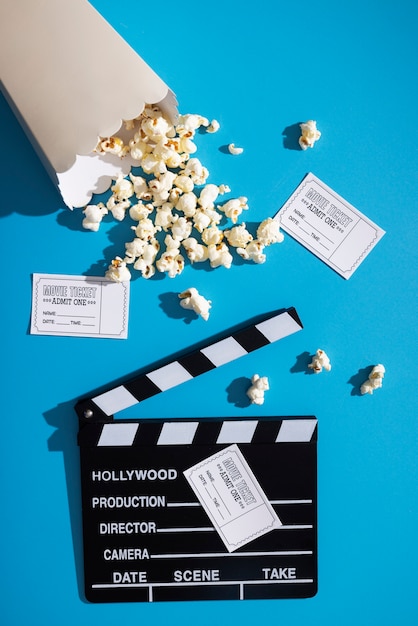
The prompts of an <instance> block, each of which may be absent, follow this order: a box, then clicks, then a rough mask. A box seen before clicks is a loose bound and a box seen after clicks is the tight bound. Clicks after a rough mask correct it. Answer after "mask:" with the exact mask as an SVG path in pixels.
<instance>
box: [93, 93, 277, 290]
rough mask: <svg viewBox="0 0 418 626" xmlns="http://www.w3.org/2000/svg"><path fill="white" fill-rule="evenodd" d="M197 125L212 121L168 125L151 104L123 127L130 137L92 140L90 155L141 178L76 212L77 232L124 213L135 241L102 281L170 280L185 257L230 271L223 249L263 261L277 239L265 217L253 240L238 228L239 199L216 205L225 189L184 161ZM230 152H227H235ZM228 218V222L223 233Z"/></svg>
mask: <svg viewBox="0 0 418 626" xmlns="http://www.w3.org/2000/svg"><path fill="white" fill-rule="evenodd" d="M202 127H203V128H205V130H206V132H209V133H213V132H216V131H217V130H218V129H219V123H218V122H217V121H216V120H213V121H212V122H210V123H209V120H207V119H206V118H204V117H202V116H200V115H193V114H187V115H180V116H179V118H178V120H177V122H176V124H175V125H173V124H172V123H170V122H169V121H168V120H167V119H166V118H165V117H164V115H163V113H162V111H161V110H160V109H159V107H158V106H156V105H146V106H145V108H144V110H143V112H142V113H141V115H140V116H139V117H138V118H137V119H135V120H130V121H127V122H125V130H127V131H129V132H130V137H131V138H130V139H129V140H128V141H123V140H122V139H121V138H120V137H109V138H101V139H100V141H99V143H98V145H97V147H96V152H99V153H107V152H110V153H112V154H116V155H118V156H120V157H122V158H123V157H124V156H127V155H130V157H131V158H132V160H133V162H134V164H135V165H134V167H135V168H136V167H140V168H141V170H142V172H141V173H143V175H134V174H133V173H132V172H131V173H130V174H129V176H128V177H126V178H124V177H123V176H121V177H120V178H118V179H117V180H116V181H114V184H113V186H112V187H111V192H112V195H111V196H110V197H109V199H108V200H107V202H106V203H105V204H104V203H102V202H101V203H98V204H91V205H88V206H86V207H85V209H84V211H83V213H84V219H83V227H84V228H86V229H89V230H93V231H97V230H98V229H99V226H100V223H101V221H102V219H103V217H104V216H105V215H107V214H108V213H111V214H112V215H113V217H114V219H116V220H118V221H122V220H123V219H125V217H126V215H129V217H130V218H131V219H132V220H133V221H134V222H135V225H134V226H132V230H133V232H134V235H135V236H134V237H133V239H132V241H129V242H127V243H126V244H125V254H124V256H123V257H122V255H121V256H119V257H116V258H115V259H114V260H113V261H112V263H111V264H110V265H109V268H108V270H107V272H106V277H107V278H109V279H110V280H113V281H126V280H129V279H130V278H131V272H130V270H129V267H128V266H132V267H133V268H134V269H135V270H138V271H139V272H141V275H142V276H143V277H144V278H151V277H152V276H153V275H154V274H155V272H156V270H157V271H159V272H165V273H166V274H167V275H168V276H169V277H170V278H174V277H175V276H177V275H178V274H180V273H181V272H182V271H183V269H184V265H185V260H186V259H185V257H187V258H188V259H189V261H190V262H191V263H200V262H203V261H208V262H209V264H210V266H211V267H212V268H216V267H220V266H223V267H225V268H230V267H231V264H232V261H233V256H232V254H231V251H230V248H231V247H232V248H233V249H235V251H236V253H237V254H238V255H239V256H240V257H241V258H243V259H245V260H249V261H253V262H254V263H264V262H265V260H266V255H265V251H264V250H265V248H266V247H267V246H270V245H271V244H273V243H280V242H281V241H283V234H282V233H281V232H280V228H279V222H278V221H276V220H274V219H272V218H267V219H265V220H264V221H263V222H261V224H259V226H258V228H257V231H256V236H255V237H254V236H253V235H252V234H251V233H250V232H249V231H248V230H247V228H246V224H245V222H241V223H238V222H239V220H240V218H241V214H242V213H243V211H246V210H247V209H248V200H247V198H246V197H244V196H240V197H237V198H232V199H229V200H227V201H225V202H223V203H219V204H218V202H219V197H220V196H223V195H224V194H227V193H229V192H230V191H231V190H230V188H229V187H228V186H227V185H224V184H221V185H215V184H212V183H208V182H207V179H208V176H209V172H208V170H207V168H206V167H204V166H203V165H202V163H201V162H200V160H199V159H198V158H197V157H195V156H192V155H194V154H195V152H196V151H197V146H196V144H195V143H194V141H193V139H194V137H195V134H196V131H197V130H198V129H200V128H202ZM231 146H232V148H233V149H232V150H231V153H232V154H239V153H241V152H242V150H241V149H235V150H234V148H235V146H234V145H233V144H231ZM228 220H229V221H230V222H231V223H232V225H230V226H229V227H228V223H227V222H228ZM158 233H161V235H160V236H159V237H157V235H158ZM164 234H165V236H164ZM162 237H164V239H163V245H162V241H161V239H162Z"/></svg>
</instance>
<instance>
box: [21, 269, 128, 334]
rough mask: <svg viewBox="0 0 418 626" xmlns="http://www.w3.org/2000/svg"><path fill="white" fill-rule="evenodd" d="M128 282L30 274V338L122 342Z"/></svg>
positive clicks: (126, 312) (126, 314) (126, 322)
mask: <svg viewBox="0 0 418 626" xmlns="http://www.w3.org/2000/svg"><path fill="white" fill-rule="evenodd" d="M128 307H129V282H127V283H115V282H112V281H109V280H106V279H105V278H103V277H97V276H95V277H92V276H68V275H64V274H33V284H32V316H31V329H30V332H31V334H32V335H61V336H62V335H64V336H76V337H100V338H112V339H126V338H127V336H128Z"/></svg>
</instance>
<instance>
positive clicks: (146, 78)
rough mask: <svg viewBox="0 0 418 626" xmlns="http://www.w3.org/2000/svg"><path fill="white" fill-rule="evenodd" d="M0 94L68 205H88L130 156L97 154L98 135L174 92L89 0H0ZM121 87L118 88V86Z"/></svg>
mask: <svg viewBox="0 0 418 626" xmlns="http://www.w3.org/2000/svg"><path fill="white" fill-rule="evenodd" d="M0 76H1V80H0V89H1V90H2V91H3V93H4V96H5V98H6V100H7V101H8V102H9V104H10V106H11V108H12V110H13V112H14V113H15V115H16V117H17V118H18V120H19V122H20V123H21V125H22V127H23V129H24V130H25V132H26V134H27V135H28V138H29V139H30V141H31V143H32V145H33V146H34V148H35V150H36V152H37V153H38V155H39V156H40V158H41V160H42V161H43V163H44V165H45V168H46V169H47V171H48V173H49V174H50V176H51V177H52V179H53V181H54V182H55V184H56V185H57V186H58V188H59V191H60V193H61V195H62V198H63V200H64V202H65V204H66V205H67V206H68V207H69V208H74V207H82V206H85V205H86V204H88V202H89V201H90V199H91V197H92V195H93V194H94V193H102V192H104V191H106V189H108V188H109V186H110V185H111V181H112V180H115V179H116V178H117V177H118V176H119V175H120V174H121V173H123V174H124V175H127V174H128V173H129V171H130V168H131V166H132V165H133V163H132V162H131V159H130V157H125V158H123V159H120V157H118V156H117V155H113V154H109V153H106V154H98V153H96V152H94V149H95V147H96V145H97V143H98V140H99V137H108V136H111V135H113V134H115V133H117V132H118V131H119V130H120V129H121V128H122V125H123V120H131V119H134V118H136V117H138V116H139V115H140V113H141V112H142V110H143V108H144V106H145V104H158V106H159V107H160V109H161V110H162V111H163V112H164V114H165V115H166V116H167V118H168V119H170V121H173V122H174V121H175V120H176V118H177V115H178V112H177V101H176V97H175V94H174V93H173V92H172V91H171V89H170V88H169V87H168V86H167V85H166V84H165V83H164V81H163V80H162V79H161V78H160V77H159V76H158V75H157V74H156V73H155V72H154V71H153V70H152V69H151V67H150V66H149V65H147V64H146V63H145V61H144V60H143V59H142V58H141V57H140V56H139V55H138V54H137V53H136V52H135V50H133V48H132V47H131V46H130V45H129V44H128V43H127V42H126V41H125V40H124V39H123V38H122V37H121V36H120V35H119V34H118V33H117V32H116V30H115V29H114V28H113V27H112V26H111V25H110V24H109V23H108V22H107V21H106V20H105V19H104V18H103V17H102V16H101V15H100V13H98V12H97V10H96V9H95V8H94V7H93V6H92V5H91V4H90V3H89V2H87V0H71V2H68V0H40V1H39V2H33V0H2V2H1V3H0ZM122 85H123V88H121V87H122Z"/></svg>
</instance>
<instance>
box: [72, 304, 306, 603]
mask: <svg viewBox="0 0 418 626" xmlns="http://www.w3.org/2000/svg"><path fill="white" fill-rule="evenodd" d="M301 328H302V324H301V322H300V320H299V317H298V315H297V313H296V311H295V310H294V309H287V310H285V311H280V312H278V313H276V314H273V315H270V316H268V317H267V318H265V319H264V320H261V321H260V322H256V323H253V324H250V325H249V326H246V327H245V328H243V329H240V330H238V331H236V332H233V333H231V334H229V335H228V336H226V337H223V338H221V339H217V340H216V341H215V342H213V343H211V344H209V345H205V346H203V347H201V348H199V349H198V350H193V351H192V352H190V353H187V354H186V355H185V356H182V357H180V358H179V359H177V360H175V361H172V362H170V363H168V364H166V365H164V366H162V367H160V368H158V369H155V370H152V371H149V372H146V373H142V374H139V375H137V376H136V377H134V378H132V379H130V380H128V381H127V382H126V383H124V384H121V385H117V386H115V387H112V388H111V389H109V390H108V391H105V392H103V393H99V394H97V395H93V396H92V397H90V398H86V399H84V400H82V401H80V402H78V403H77V406H76V411H77V414H78V417H79V435H78V444H79V447H80V459H81V487H82V515H83V542H84V579H85V580H84V582H85V595H86V598H87V600H88V601H90V602H160V601H178V600H180V601H190V600H222V599H225V600H233V599H237V600H246V599H276V598H277V599H278V598H307V597H311V596H313V595H315V593H316V590H317V528H316V518H317V495H316V491H317V478H316V476H317V470H316V441H317V420H316V418H315V417H313V416H304V417H260V418H257V419H252V418H247V419H242V418H219V417H217V418H195V419H194V418H188V419H170V418H167V419H164V420H160V419H159V420H156V419H131V420H126V419H115V418H114V415H115V414H116V413H118V412H120V411H122V410H123V409H126V408H127V407H131V406H134V405H136V404H137V403H139V402H141V401H142V400H144V399H146V398H148V397H150V396H152V395H155V394H156V393H160V392H164V391H165V390H166V389H169V388H171V387H174V386H175V385H178V384H180V383H183V382H186V381H187V380H189V379H191V378H194V377H196V376H198V375H201V374H204V373H205V372H207V371H209V370H211V369H213V368H215V367H219V366H220V365H223V364H225V363H228V362H230V361H232V360H234V359H236V358H239V357H241V356H244V355H245V354H248V353H249V352H252V351H254V350H256V349H259V348H262V347H263V346H265V345H268V344H270V343H272V342H274V341H277V340H279V339H282V338H283V337H286V336H288V335H290V334H292V333H294V332H296V331H298V330H300V329H301Z"/></svg>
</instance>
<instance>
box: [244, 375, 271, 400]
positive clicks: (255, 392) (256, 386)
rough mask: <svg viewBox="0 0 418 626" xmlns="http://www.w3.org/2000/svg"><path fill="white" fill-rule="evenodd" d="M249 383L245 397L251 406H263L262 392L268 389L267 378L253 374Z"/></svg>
mask: <svg viewBox="0 0 418 626" xmlns="http://www.w3.org/2000/svg"><path fill="white" fill-rule="evenodd" d="M251 383H252V385H251V387H249V388H248V389H247V396H248V397H249V399H250V400H251V404H259V405H261V404H264V392H265V391H268V389H270V385H269V381H268V378H267V376H259V375H258V374H254V376H253V377H252V378H251Z"/></svg>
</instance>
